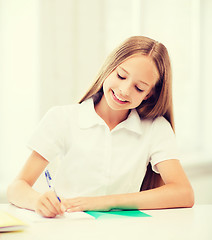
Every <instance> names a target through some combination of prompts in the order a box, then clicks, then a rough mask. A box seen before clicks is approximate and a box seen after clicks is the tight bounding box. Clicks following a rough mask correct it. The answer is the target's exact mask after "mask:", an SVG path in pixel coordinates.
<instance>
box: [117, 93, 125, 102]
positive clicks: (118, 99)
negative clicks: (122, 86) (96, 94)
mask: <svg viewBox="0 0 212 240" xmlns="http://www.w3.org/2000/svg"><path fill="white" fill-rule="evenodd" d="M114 95H115V96H116V98H117V99H118V100H119V101H122V102H126V100H124V99H121V98H120V97H118V96H117V95H116V94H115V93H114Z"/></svg>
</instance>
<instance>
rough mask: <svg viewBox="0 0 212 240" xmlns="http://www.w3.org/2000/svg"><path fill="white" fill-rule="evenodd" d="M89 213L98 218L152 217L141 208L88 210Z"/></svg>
mask: <svg viewBox="0 0 212 240" xmlns="http://www.w3.org/2000/svg"><path fill="white" fill-rule="evenodd" d="M86 213H87V214H89V215H91V216H93V217H94V218H95V219H98V218H114V217H115V218H120V217H151V216H150V215H148V214H146V213H144V212H141V211H139V210H111V211H107V212H105V211H86Z"/></svg>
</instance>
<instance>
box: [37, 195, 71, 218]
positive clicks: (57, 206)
mask: <svg viewBox="0 0 212 240" xmlns="http://www.w3.org/2000/svg"><path fill="white" fill-rule="evenodd" d="M65 210H66V209H65V207H64V205H62V204H61V203H60V202H59V200H58V199H57V196H56V195H55V193H54V192H53V191H48V192H46V193H44V194H42V195H40V197H39V198H38V200H37V202H36V204H35V212H37V213H38V214H40V215H41V216H43V217H50V218H53V217H56V216H57V215H63V213H64V212H65Z"/></svg>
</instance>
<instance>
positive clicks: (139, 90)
mask: <svg viewBox="0 0 212 240" xmlns="http://www.w3.org/2000/svg"><path fill="white" fill-rule="evenodd" d="M135 89H136V90H137V91H138V92H143V91H144V90H142V89H140V88H139V87H137V86H135Z"/></svg>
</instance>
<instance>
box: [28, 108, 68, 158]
mask: <svg viewBox="0 0 212 240" xmlns="http://www.w3.org/2000/svg"><path fill="white" fill-rule="evenodd" d="M63 135H64V114H63V109H62V107H53V108H51V109H50V110H49V111H48V112H47V113H46V114H45V116H44V117H43V119H42V120H41V121H40V123H39V124H38V126H37V128H36V129H35V131H34V133H33V134H32V136H31V138H30V139H29V141H28V143H27V146H28V147H29V148H30V149H32V150H34V151H36V152H38V153H39V154H40V155H41V156H43V157H44V158H45V159H46V160H47V161H53V160H55V159H56V158H57V157H58V155H60V154H61V153H62V151H63V148H64V137H63Z"/></svg>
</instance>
